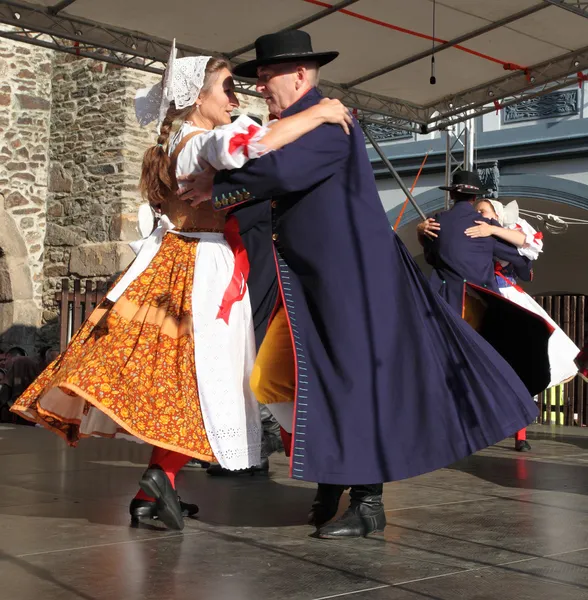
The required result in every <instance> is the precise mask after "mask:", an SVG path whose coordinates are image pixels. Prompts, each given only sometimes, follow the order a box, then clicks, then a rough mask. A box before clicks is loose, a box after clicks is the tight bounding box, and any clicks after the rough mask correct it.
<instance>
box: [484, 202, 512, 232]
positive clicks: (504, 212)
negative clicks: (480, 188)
mask: <svg viewBox="0 0 588 600" xmlns="http://www.w3.org/2000/svg"><path fill="white" fill-rule="evenodd" d="M489 202H490V204H492V207H493V208H494V212H495V213H496V216H497V217H498V222H499V223H500V224H501V225H502V226H503V227H506V228H507V229H508V228H510V227H512V226H513V225H516V222H517V220H518V218H519V205H518V203H517V201H516V200H513V201H512V202H509V203H508V204H507V205H506V206H505V205H504V204H502V202H499V201H498V200H490V201H489Z"/></svg>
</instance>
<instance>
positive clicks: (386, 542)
mask: <svg viewBox="0 0 588 600" xmlns="http://www.w3.org/2000/svg"><path fill="white" fill-rule="evenodd" d="M582 434H584V430H577V429H576V430H569V431H568V432H567V434H566V435H558V436H554V435H552V434H551V433H549V431H548V430H541V429H535V430H534V432H533V433H532V434H531V435H530V442H531V444H532V446H533V452H531V453H528V454H518V453H516V452H514V451H513V450H512V441H505V442H503V443H502V444H500V445H499V446H495V447H493V448H491V449H488V450H486V451H484V452H481V453H479V454H477V455H475V456H473V457H471V458H469V459H468V460H466V461H463V462H462V463H460V464H458V465H454V466H453V467H451V468H448V469H443V470H440V471H438V472H436V473H432V474H429V475H424V476H422V477H418V478H416V479H412V480H408V481H404V482H398V483H393V484H388V485H386V487H385V504H386V510H387V517H388V527H387V529H386V533H385V535H384V536H383V537H382V538H381V539H367V540H344V541H331V540H319V539H316V538H313V537H311V535H310V534H312V530H311V528H310V527H308V526H307V525H305V519H306V513H307V511H308V508H309V506H310V503H311V501H312V499H313V495H314V489H313V486H312V485H310V484H302V483H299V482H295V481H292V480H290V479H288V476H287V461H286V459H285V458H284V457H283V455H281V456H277V457H272V461H271V466H272V469H271V475H270V477H269V478H267V477H259V476H258V477H240V478H212V477H210V476H207V475H206V474H205V472H204V470H202V469H185V470H184V471H183V472H182V474H181V475H180V479H179V485H178V488H179V491H180V493H181V495H182V496H183V497H184V498H185V499H186V500H187V501H193V502H196V503H198V504H199V505H200V518H199V519H198V520H189V521H187V522H186V528H185V529H184V531H183V532H181V533H178V532H168V531H165V530H163V529H160V528H158V527H156V526H155V525H147V526H141V527H140V528H138V529H133V528H130V527H129V519H128V513H127V510H128V508H127V506H128V502H129V499H130V498H131V497H132V496H133V495H134V493H135V492H136V488H137V480H138V478H139V477H140V475H141V473H142V471H143V469H144V465H145V463H146V459H147V456H148V453H149V448H148V447H146V446H141V445H139V444H133V443H131V442H123V441H117V442H113V441H109V440H96V439H92V440H87V441H86V442H83V443H82V444H81V445H80V447H79V448H78V449H71V448H67V447H66V446H65V445H64V444H63V442H62V441H61V440H60V439H58V438H57V437H56V436H54V435H52V434H51V433H48V432H46V431H44V430H42V429H39V428H33V427H22V426H21V427H18V426H5V425H3V426H1V427H0V558H1V560H0V599H1V600H75V599H79V600H265V599H272V600H274V599H275V600H289V599H296V600H298V599H300V600H319V599H320V600H326V599H327V598H328V599H331V598H343V599H344V600H346V599H347V598H349V600H397V599H399V600H400V599H402V600H404V599H406V600H460V599H464V600H471V599H475V600H510V599H512V600H585V599H586V598H588V437H586V436H585V435H582ZM346 504H347V496H346V495H345V496H344V498H343V500H342V502H341V507H340V508H341V511H343V510H344V509H345V506H346Z"/></svg>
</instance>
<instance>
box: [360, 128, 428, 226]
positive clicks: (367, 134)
mask: <svg viewBox="0 0 588 600" xmlns="http://www.w3.org/2000/svg"><path fill="white" fill-rule="evenodd" d="M363 132H364V133H365V137H366V138H367V139H368V140H369V142H370V144H371V145H372V146H373V147H374V150H375V151H376V152H377V153H378V154H379V155H380V158H381V159H382V162H383V163H384V165H385V166H386V168H387V169H388V171H390V173H391V174H392V177H394V179H396V183H398V185H399V186H400V189H401V190H402V191H403V192H404V193H405V194H406V197H407V198H408V199H409V200H410V203H411V204H412V205H413V207H414V209H415V210H416V211H417V213H418V215H419V217H420V218H421V219H422V220H423V221H426V220H427V217H426V216H425V213H424V212H423V211H422V210H421V208H420V206H419V205H418V204H417V201H416V200H415V199H414V197H413V195H412V194H411V193H410V190H409V189H408V188H407V187H406V185H405V184H404V181H402V178H401V177H400V175H398V173H397V172H396V169H395V168H394V167H393V166H392V163H391V162H390V161H389V160H388V157H387V156H386V155H385V154H384V151H383V150H382V148H380V145H379V144H378V142H376V140H375V139H374V136H373V135H372V134H371V133H370V131H369V129H368V128H367V127H364V128H363Z"/></svg>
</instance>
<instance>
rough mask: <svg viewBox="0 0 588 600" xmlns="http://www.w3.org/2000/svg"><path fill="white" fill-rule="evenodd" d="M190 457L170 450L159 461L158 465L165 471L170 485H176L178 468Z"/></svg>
mask: <svg viewBox="0 0 588 600" xmlns="http://www.w3.org/2000/svg"><path fill="white" fill-rule="evenodd" d="M190 459H191V457H190V456H186V455H185V454H180V453H179V452H172V451H171V450H170V451H169V452H168V453H167V454H166V455H165V456H164V457H163V460H160V461H159V466H160V467H161V468H162V469H163V470H164V471H165V474H166V475H167V476H168V478H169V480H170V482H171V484H172V486H173V487H174V488H175V487H176V475H177V474H178V473H179V471H180V469H181V468H182V467H183V466H184V465H185V464H186V463H187V462H188V461H189V460H190Z"/></svg>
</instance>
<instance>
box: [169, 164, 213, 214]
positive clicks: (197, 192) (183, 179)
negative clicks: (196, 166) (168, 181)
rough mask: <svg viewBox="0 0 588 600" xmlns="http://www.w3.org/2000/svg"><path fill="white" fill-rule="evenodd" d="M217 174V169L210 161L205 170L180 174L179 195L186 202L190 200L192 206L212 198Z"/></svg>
mask: <svg viewBox="0 0 588 600" xmlns="http://www.w3.org/2000/svg"><path fill="white" fill-rule="evenodd" d="M215 175H216V169H214V168H213V167H211V166H210V165H209V164H208V163H206V167H205V168H204V171H201V172H200V173H193V174H192V175H180V176H179V177H178V191H177V195H178V197H179V198H180V200H184V202H189V203H190V206H198V205H199V204H201V203H202V202H206V201H207V200H210V198H211V196H212V184H213V182H214V176H215Z"/></svg>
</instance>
